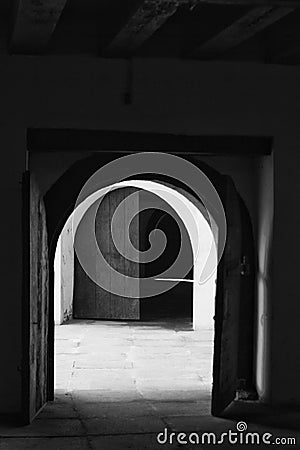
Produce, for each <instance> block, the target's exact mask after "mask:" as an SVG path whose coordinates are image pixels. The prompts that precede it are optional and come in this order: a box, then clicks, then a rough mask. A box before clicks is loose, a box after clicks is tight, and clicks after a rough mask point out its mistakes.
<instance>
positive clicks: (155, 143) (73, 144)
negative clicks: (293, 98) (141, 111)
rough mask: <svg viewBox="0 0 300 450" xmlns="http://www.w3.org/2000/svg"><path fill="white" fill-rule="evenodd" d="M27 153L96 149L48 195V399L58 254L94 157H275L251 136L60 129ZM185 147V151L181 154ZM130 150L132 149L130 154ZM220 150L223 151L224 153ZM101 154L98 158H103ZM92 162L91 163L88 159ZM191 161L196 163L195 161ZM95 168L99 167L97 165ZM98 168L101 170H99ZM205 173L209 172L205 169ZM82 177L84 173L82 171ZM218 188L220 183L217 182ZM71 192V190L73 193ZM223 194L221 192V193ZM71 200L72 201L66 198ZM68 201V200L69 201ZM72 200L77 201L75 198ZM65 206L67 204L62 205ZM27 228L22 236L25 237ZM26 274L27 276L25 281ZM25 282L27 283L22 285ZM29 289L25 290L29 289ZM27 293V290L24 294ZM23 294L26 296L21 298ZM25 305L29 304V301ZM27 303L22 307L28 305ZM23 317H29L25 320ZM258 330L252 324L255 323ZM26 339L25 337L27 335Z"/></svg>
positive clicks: (41, 135)
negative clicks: (76, 174)
mask: <svg viewBox="0 0 300 450" xmlns="http://www.w3.org/2000/svg"><path fill="white" fill-rule="evenodd" d="M27 142H28V150H29V151H30V152H43V151H50V152H53V155H54V156H55V153H56V152H61V151H74V150H75V151H77V152H78V151H82V152H83V153H84V151H86V150H87V151H92V152H94V155H93V156H91V155H89V156H88V157H87V158H84V159H83V160H80V161H77V162H76V163H75V164H73V166H70V167H69V169H68V170H67V171H66V173H65V174H64V175H62V176H61V177H60V178H59V179H57V181H56V182H55V183H54V185H53V186H52V187H51V189H50V190H49V191H48V192H47V193H46V195H45V198H44V199H45V204H46V210H47V228H48V236H49V332H48V348H49V352H48V355H49V360H48V378H47V386H48V390H47V391H48V396H47V398H48V400H53V399H54V301H53V299H54V264H53V263H54V255H55V249H56V243H57V240H58V237H59V235H60V232H61V230H62V228H63V226H64V223H65V221H66V220H67V218H68V217H69V215H70V214H71V212H72V209H73V206H74V204H75V200H74V199H76V197H77V194H78V193H79V192H78V188H79V186H80V188H81V186H82V185H83V184H84V177H85V179H88V178H89V176H90V175H92V174H93V173H94V172H95V162H94V163H92V164H89V162H91V160H92V159H95V160H96V161H97V160H98V161H100V160H102V165H104V164H105V163H106V162H109V161H111V160H113V159H116V158H117V157H118V156H122V155H124V154H125V153H133V152H141V151H156V150H157V151H163V152H167V153H168V152H169V153H175V154H180V155H182V157H184V158H186V159H191V158H190V157H191V156H192V155H193V154H197V156H200V157H201V155H202V156H208V155H219V156H220V155H221V156H228V155H233V154H234V155H241V150H242V155H241V156H243V155H244V156H249V154H254V155H266V154H270V153H271V148H272V138H271V137H267V136H265V137H248V136H178V135H170V134H157V133H135V132H116V131H100V130H61V129H51V130H49V129H29V130H28V132H27ZM182 148H184V149H185V151H183V150H182ZM128 149H129V150H128ZM220 149H222V152H220ZM99 156H100V157H99ZM87 160H89V161H87ZM192 162H193V161H192ZM74 166H77V167H78V166H80V169H83V170H82V173H81V176H80V177H78V186H77V187H76V186H75V188H74V186H72V189H71V190H70V185H69V182H70V180H72V175H74V173H72V170H73V169H74ZM96 167H97V166H96ZM98 167H100V166H98ZM203 167H205V168H206V169H207V172H206V175H207V176H208V177H209V178H211V176H210V174H215V176H216V177H217V178H218V176H220V174H219V173H218V172H217V171H216V170H215V169H212V168H210V166H208V165H207V164H205V163H203V164H202V166H201V167H200V168H202V169H203ZM204 172H205V170H204ZM79 173H80V172H79ZM212 182H213V184H214V185H215V187H216V189H217V190H218V187H217V183H215V181H213V180H212ZM62 186H64V187H65V188H66V189H65V190H66V191H67V192H66V193H65V192H63V195H64V196H65V197H66V198H65V199H64V200H63V201H62V207H58V208H57V209H56V211H55V214H54V216H53V214H52V211H53V208H56V200H57V198H58V196H59V195H61V194H62V189H63V188H62ZM71 191H72V192H71ZM219 195H220V192H219ZM67 197H68V199H67ZM66 199H67V200H68V201H67V203H66ZM72 199H73V200H72ZM63 202H65V204H64V205H63ZM25 231H26V230H25V229H24V233H25ZM25 277H26V274H24V280H25ZM24 282H25V281H24ZM25 291H26V289H25ZM25 291H24V292H25ZM23 295H24V294H23ZM25 303H26V302H25ZM25 303H24V305H25ZM24 317H25V316H24ZM253 326H254V324H253ZM24 338H26V336H24Z"/></svg>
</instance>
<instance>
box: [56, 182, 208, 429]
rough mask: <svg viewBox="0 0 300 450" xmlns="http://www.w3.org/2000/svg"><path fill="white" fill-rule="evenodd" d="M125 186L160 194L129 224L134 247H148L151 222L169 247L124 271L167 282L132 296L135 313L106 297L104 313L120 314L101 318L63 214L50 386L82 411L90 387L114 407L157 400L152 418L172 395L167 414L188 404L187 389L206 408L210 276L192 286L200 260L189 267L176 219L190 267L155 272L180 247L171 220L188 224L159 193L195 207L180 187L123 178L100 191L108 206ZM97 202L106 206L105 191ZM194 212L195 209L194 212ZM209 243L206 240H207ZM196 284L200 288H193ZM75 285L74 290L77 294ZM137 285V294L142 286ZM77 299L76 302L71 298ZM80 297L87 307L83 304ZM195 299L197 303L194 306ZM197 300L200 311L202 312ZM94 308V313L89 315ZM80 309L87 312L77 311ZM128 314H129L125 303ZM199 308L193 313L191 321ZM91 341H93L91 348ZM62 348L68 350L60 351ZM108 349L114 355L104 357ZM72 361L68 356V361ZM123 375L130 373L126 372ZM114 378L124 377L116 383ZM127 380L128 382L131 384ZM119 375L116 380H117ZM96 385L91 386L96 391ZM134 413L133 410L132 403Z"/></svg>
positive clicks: (199, 406)
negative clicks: (173, 274)
mask: <svg viewBox="0 0 300 450" xmlns="http://www.w3.org/2000/svg"><path fill="white" fill-rule="evenodd" d="M126 185H127V186H131V187H132V186H133V185H134V186H135V188H138V189H139V191H138V192H139V193H141V192H142V191H143V188H145V187H147V189H148V192H150V193H151V195H152V196H154V197H156V201H157V197H159V196H158V193H159V194H160V197H159V202H158V204H159V206H160V207H161V208H162V209H157V208H156V209H155V208H150V209H146V210H144V212H145V213H146V214H139V220H138V223H137V224H135V226H136V228H135V230H131V231H133V234H134V235H135V237H137V236H138V239H136V241H135V244H137V247H138V250H142V251H143V250H147V247H149V240H148V237H149V234H150V233H151V231H153V229H160V230H161V231H163V232H165V234H166V236H167V241H168V242H169V249H168V246H167V247H166V248H165V249H164V250H165V251H164V253H163V255H161V256H162V257H161V260H160V261H159V260H158V261H157V260H155V261H154V264H152V267H150V268H149V267H147V266H149V265H147V264H138V266H139V270H138V272H136V270H135V269H133V268H132V267H131V268H130V270H131V272H135V273H138V275H139V276H142V277H145V276H146V277H147V275H148V276H152V277H153V276H154V277H155V279H156V282H157V283H158V284H160V283H163V284H165V283H169V284H171V286H170V289H169V290H166V291H165V292H162V293H159V294H157V295H155V296H152V297H150V298H147V297H145V298H143V296H142V295H141V297H142V298H140V299H138V300H139V307H138V309H139V313H140V314H139V317H138V318H137V317H130V316H125V317H124V313H125V314H126V313H128V311H127V310H126V306H127V308H128V307H129V308H132V303H131V304H130V301H129V302H127V304H126V302H125V303H124V299H123V298H117V297H116V296H113V297H112V296H110V297H109V300H108V303H107V304H106V306H107V305H109V307H110V310H109V313H110V314H111V313H112V311H114V314H116V313H118V312H119V313H120V316H119V317H118V316H114V317H109V316H107V315H106V317H103V314H104V315H105V314H107V311H106V310H105V309H103V308H102V309H101V308H100V309H99V307H97V305H96V302H97V301H98V302H101V298H102V299H103V298H104V303H105V301H106V300H107V298H105V297H103V291H101V289H100V291H99V290H98V297H97V295H95V283H93V282H91V280H89V281H87V278H84V277H83V274H82V269H80V268H79V264H80V262H79V261H78V260H77V257H76V255H74V246H73V231H74V230H73V227H74V218H73V217H72V216H70V217H69V219H68V220H67V222H66V224H65V226H64V228H63V230H62V232H61V235H60V237H59V240H58V244H57V250H56V257H55V272H56V276H55V304H56V308H55V320H56V323H57V325H59V324H61V323H64V324H65V325H67V326H65V327H59V326H57V327H56V360H57V367H56V368H57V370H56V373H57V376H56V389H57V390H58V392H59V391H64V392H65V393H67V394H69V395H70V396H72V397H74V396H75V399H76V398H77V401H79V403H80V405H81V406H80V408H83V410H85V408H86V404H87V403H89V402H90V400H89V399H90V397H91V395H92V393H94V395H95V396H96V398H97V399H98V402H101V403H103V402H104V403H106V400H107V397H106V396H108V392H109V393H110V395H112V397H114V395H115V396H116V405H118V406H119V404H120V402H121V401H122V402H124V401H126V399H127V400H128V399H130V400H133V399H135V400H137V398H140V402H139V403H138V407H139V408H141V409H142V410H143V408H145V404H144V403H145V398H144V396H145V395H146V396H149V397H150V398H147V401H146V403H147V405H148V406H149V405H151V408H154V405H156V406H155V407H156V408H157V406H159V408H158V409H157V420H158V421H162V420H163V419H162V417H163V415H164V411H165V407H166V403H167V402H171V403H169V407H171V409H170V411H169V412H170V414H171V413H175V412H176V410H178V406H179V404H180V406H181V408H182V410H184V409H185V408H187V407H188V406H191V405H190V403H191V398H192V397H193V396H195V399H194V400H193V405H192V409H193V408H194V409H193V410H194V412H196V411H198V412H199V413H200V412H201V413H204V412H205V413H206V414H208V413H209V411H210V396H211V384H212V356H213V310H214V295H215V290H214V289H215V276H214V277H212V279H210V280H209V281H208V283H207V285H206V286H205V284H204V285H203V286H201V285H199V283H197V285H196V287H195V286H194V285H195V277H196V279H197V281H198V278H199V274H200V272H199V267H200V266H199V261H198V262H197V267H196V270H195V267H194V260H195V257H196V251H195V248H194V249H193V248H192V243H191V239H190V237H189V232H188V229H187V228H188V227H186V226H183V227H181V229H182V230H184V231H185V233H186V237H185V240H184V242H185V243H187V242H188V243H189V251H188V252H187V253H188V254H189V257H190V266H191V269H190V270H189V271H188V272H187V274H186V276H185V277H184V278H180V273H178V277H177V279H176V278H173V279H170V278H161V273H162V272H164V270H165V266H169V265H170V264H172V262H173V261H174V259H176V255H177V253H178V247H180V230H179V228H178V223H177V222H176V220H177V221H181V222H182V224H181V225H184V221H185V223H186V224H187V225H188V220H187V218H188V213H186V217H185V214H184V213H183V212H182V211H181V215H178V212H177V213H176V211H173V214H174V213H175V214H174V215H175V218H174V216H173V217H172V216H171V215H170V214H168V213H167V212H166V211H165V209H166V208H165V206H166V205H165V203H166V198H168V195H169V196H170V194H171V195H172V196H173V197H175V199H177V200H178V198H179V199H180V200H181V201H184V202H185V203H186V205H188V208H191V210H192V212H193V213H194V214H196V206H195V205H193V203H191V202H190V200H188V199H186V198H185V197H184V196H183V194H182V192H178V191H176V190H174V188H171V187H169V186H163V185H162V184H160V183H157V182H149V181H143V180H138V181H135V180H130V181H127V182H124V183H119V186H117V188H118V189H115V190H113V191H110V192H109V193H108V194H106V201H107V203H108V206H109V208H108V210H110V208H112V205H113V204H114V205H115V206H118V205H119V203H120V202H119V201H117V200H116V199H118V198H119V199H120V195H121V198H123V199H124V191H125V192H126V189H128V187H124V186H126ZM155 189H156V191H155ZM122 191H123V193H122ZM114 193H115V197H114ZM127 193H128V192H127ZM166 193H167V194H168V195H165V197H166V198H165V199H164V198H163V197H164V195H163V194H166ZM125 197H126V195H125ZM96 198H97V195H95V196H94V199H90V201H87V205H86V207H85V209H86V210H87V209H88V208H89V207H90V205H91V204H92V201H93V200H95V199H96ZM109 199H110V200H109ZM148 199H149V198H148ZM127 201H128V200H127ZM169 201H170V198H169ZM103 204H104V206H105V197H104V199H103ZM174 205H175V203H174ZM174 205H173V206H174ZM106 206H107V205H106ZM100 208H101V206H100V207H98V214H99V217H100V221H99V227H98V229H99V233H100V235H99V236H98V237H99V239H98V242H100V243H101V241H102V242H107V239H108V235H106V234H105V233H107V230H108V228H107V225H110V224H107V223H104V221H103V217H104V216H105V214H104V210H103V209H102V210H101V209H100ZM106 211H107V209H106ZM189 212H191V211H189ZM199 214H201V212H200V211H199ZM83 215H84V213H83V212H82V216H83ZM109 217H111V216H109V215H108V216H107V215H106V216H105V219H106V221H107V220H108V219H109ZM199 218H202V219H201V220H202V221H203V223H202V226H203V224H204V223H205V226H206V223H207V222H206V221H205V218H204V217H203V216H202V214H201V216H200V215H199ZM72 219H73V220H72ZM96 222H97V218H96ZM196 223H197V222H196ZM133 227H134V224H133ZM200 228H201V227H200ZM96 229H97V224H96ZM170 231H171V233H170ZM210 242H211V241H210ZM194 245H195V244H194ZM208 245H209V243H207V246H208ZM193 250H194V252H193ZM206 252H207V250H206ZM114 256H115V255H114ZM197 256H199V255H197ZM200 260H201V258H200ZM110 261H111V260H110ZM120 261H121V259H119V260H118V261H117V262H116V260H115V261H114V264H115V267H118V268H120ZM141 266H142V267H141ZM123 270H124V266H123ZM76 274H77V279H76ZM78 274H79V275H80V276H79V278H78ZM199 286H200V288H202V291H201V289H200V290H199ZM203 287H204V289H203ZM207 287H208V289H207ZM76 289H79V290H80V292H81V294H80V295H79V294H78V292H76ZM92 289H94V291H92ZM96 289H97V288H96ZM91 292H93V294H91ZM140 292H141V293H142V290H140ZM201 293H202V294H204V295H205V296H206V298H204V296H203V295H202V298H199V294H200V295H201ZM90 295H92V296H94V297H93V299H92V301H90V300H91V299H90V298H87V296H90ZM101 295H102V297H101ZM73 297H76V299H77V300H76V301H77V304H76V303H75V304H74V302H73ZM119 297H120V296H119ZM80 301H81V302H82V304H81V305H79V304H78V302H79V303H80ZM87 303H88V307H86V304H87ZM109 303H112V304H113V305H111V304H109ZM197 303H198V306H196V305H197ZM124 305H125V308H124ZM202 306H203V314H201V309H202ZM80 308H81V309H80ZM205 308H206V309H205ZM76 310H77V311H76ZM83 311H84V313H83ZM99 311H101V314H102V317H101V315H100V316H99ZM78 312H80V313H81V317H80V319H78ZM93 312H94V314H96V316H94V317H93V315H92V314H93ZM82 314H83V315H82ZM84 314H86V315H85V316H84ZM130 314H132V309H131V310H130ZM199 314H200V317H199V318H198V320H197V316H199ZM70 319H72V320H70ZM95 319H98V320H95ZM193 329H196V331H195V332H194V333H192V334H191V333H190V331H192V330H193ZM187 331H188V332H189V333H188V334H187ZM95 342H97V343H98V345H99V347H98V346H97V348H95V345H94V344H95ZM128 342H130V344H128ZM114 344H115V345H114ZM74 345H75V346H74ZM68 352H69V353H70V357H69V356H67V357H66V354H67V353H68ZM111 355H113V359H111ZM124 355H125V359H124ZM68 358H70V361H69V362H67V361H66V359H68ZM71 360H72V361H73V362H72V367H71ZM100 360H101V363H100ZM163 361H164V362H165V361H167V362H168V364H167V365H166V366H165V365H164V364H163ZM172 373H173V375H172ZM113 374H115V375H116V376H117V377H118V382H117V383H116V384H115V385H114V384H113V383H114V382H113V381H112V380H114V378H112V377H111V376H112V375H113ZM128 374H130V376H129V377H128ZM174 374H175V375H174ZM121 380H123V381H122V382H121ZM132 381H133V382H134V385H132ZM119 382H120V384H118V383H119ZM95 391H97V392H96V393H95ZM101 391H102V394H101ZM100 394H101V395H100ZM78 399H79V400H78ZM157 402H159V405H158V403H157ZM172 405H173V406H172ZM116 407H117V406H116ZM172 408H173V409H172ZM114 413H115V412H114ZM148 413H149V411H148ZM133 414H136V410H135V411H134V412H133Z"/></svg>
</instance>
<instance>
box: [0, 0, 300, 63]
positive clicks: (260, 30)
mask: <svg viewBox="0 0 300 450" xmlns="http://www.w3.org/2000/svg"><path fill="white" fill-rule="evenodd" d="M0 30H1V31H0V53H2V54H3V53H9V54H28V55H31V54H87V55H95V56H99V57H101V56H103V57H109V58H110V57H111V58H114V57H118V58H119V57H124V58H130V57H134V56H137V57H142V58H143V57H159V58H171V57H175V58H183V59H196V60H230V61H245V60H246V61H256V62H264V63H279V64H298V63H299V62H300V0H15V1H12V0H0Z"/></svg>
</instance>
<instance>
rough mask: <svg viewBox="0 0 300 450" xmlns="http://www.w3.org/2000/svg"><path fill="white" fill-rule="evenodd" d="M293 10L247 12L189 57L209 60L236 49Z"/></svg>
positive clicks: (259, 9)
mask: <svg viewBox="0 0 300 450" xmlns="http://www.w3.org/2000/svg"><path fill="white" fill-rule="evenodd" d="M293 10H294V9H293V8H286V7H282V8H277V7H268V6H265V7H260V8H255V9H252V10H251V11H249V12H248V13H247V14H245V15H244V16H242V17H241V18H240V19H238V20H237V21H235V22H234V23H233V24H232V25H230V26H229V27H227V28H225V29H224V30H223V31H221V32H220V33H218V34H217V35H216V36H214V37H213V38H211V39H209V40H208V41H206V42H204V44H202V45H200V46H199V47H198V48H196V49H195V50H193V52H192V54H191V56H193V57H195V58H203V59H210V58H214V57H217V56H219V55H221V54H223V53H225V52H226V51H228V50H230V49H231V48H233V47H237V46H238V45H239V44H241V43H242V42H244V41H245V40H247V39H249V38H251V37H252V36H254V35H255V34H256V33H258V32H259V31H262V30H263V29H264V28H266V27H268V26H270V25H272V24H273V23H275V22H277V21H278V20H279V19H281V18H282V17H284V16H286V15H287V14H289V13H290V12H292V11H293Z"/></svg>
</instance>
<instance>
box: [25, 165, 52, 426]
mask: <svg viewBox="0 0 300 450" xmlns="http://www.w3.org/2000/svg"><path fill="white" fill-rule="evenodd" d="M48 289H49V284H48V244H47V228H46V214H45V206H44V202H43V198H42V195H41V193H40V190H39V186H38V184H37V183H36V181H35V180H34V178H33V176H32V175H31V174H30V173H29V172H26V173H25V174H24V176H23V303H22V305H23V307H22V328H23V336H22V338H23V357H22V358H23V359H22V380H23V385H22V413H23V419H24V422H25V423H30V422H31V421H32V420H33V419H34V417H35V416H36V415H37V414H38V412H39V411H40V410H41V408H42V407H43V406H44V405H45V404H46V402H47V357H48V355H47V348H48V345H47V341H48V309H49V295H48V292H49V291H48Z"/></svg>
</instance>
